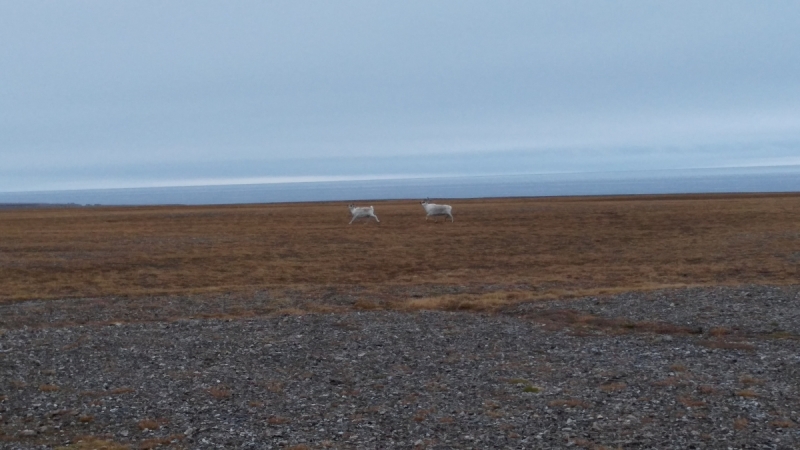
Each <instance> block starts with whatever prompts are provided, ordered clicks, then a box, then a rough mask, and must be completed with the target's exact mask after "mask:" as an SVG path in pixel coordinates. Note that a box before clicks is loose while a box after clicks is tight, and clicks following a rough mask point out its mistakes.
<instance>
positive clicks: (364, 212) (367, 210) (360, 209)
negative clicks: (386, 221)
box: [347, 203, 381, 225]
mask: <svg viewBox="0 0 800 450" xmlns="http://www.w3.org/2000/svg"><path fill="white" fill-rule="evenodd" d="M347 207H348V208H350V214H352V215H353V218H352V219H350V223H349V224H348V225H351V224H352V223H353V221H354V220H356V219H358V218H361V217H374V218H375V221H376V222H378V223H380V222H381V221H380V220H378V216H376V215H375V208H373V207H372V206H355V205H353V204H352V203H350V204H349V205H347Z"/></svg>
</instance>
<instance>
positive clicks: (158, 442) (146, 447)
mask: <svg viewBox="0 0 800 450" xmlns="http://www.w3.org/2000/svg"><path fill="white" fill-rule="evenodd" d="M184 437H185V436H184V435H182V434H171V435H169V436H165V437H157V438H151V439H147V440H145V441H144V442H142V443H141V444H139V448H140V449H141V450H151V449H154V448H157V447H161V446H164V445H169V444H171V443H173V442H178V441H180V440H182V439H183V438H184Z"/></svg>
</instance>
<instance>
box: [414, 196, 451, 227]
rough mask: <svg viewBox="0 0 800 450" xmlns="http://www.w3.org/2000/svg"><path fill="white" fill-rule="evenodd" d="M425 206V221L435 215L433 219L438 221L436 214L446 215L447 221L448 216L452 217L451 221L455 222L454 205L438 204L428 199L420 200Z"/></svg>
mask: <svg viewBox="0 0 800 450" xmlns="http://www.w3.org/2000/svg"><path fill="white" fill-rule="evenodd" d="M420 204H421V205H422V207H423V208H425V221H427V220H428V218H429V217H434V219H433V221H434V222H435V221H436V216H446V217H445V218H444V220H445V222H446V221H447V217H449V218H450V222H454V220H453V207H452V206H450V205H437V204H435V203H431V202H429V201H428V199H425V200H423V201H421V202H420Z"/></svg>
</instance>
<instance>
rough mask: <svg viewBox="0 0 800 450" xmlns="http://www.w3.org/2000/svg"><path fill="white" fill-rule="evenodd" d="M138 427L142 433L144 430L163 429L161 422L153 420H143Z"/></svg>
mask: <svg viewBox="0 0 800 450" xmlns="http://www.w3.org/2000/svg"><path fill="white" fill-rule="evenodd" d="M137 426H138V427H139V429H140V430H142V431H144V430H157V429H159V428H161V423H159V421H157V420H153V419H142V420H140V421H139V423H138V424H137Z"/></svg>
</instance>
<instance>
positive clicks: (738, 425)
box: [733, 417, 750, 430]
mask: <svg viewBox="0 0 800 450" xmlns="http://www.w3.org/2000/svg"><path fill="white" fill-rule="evenodd" d="M749 424H750V422H749V421H748V420H747V419H745V418H744V417H739V418H737V419H734V421H733V428H734V429H736V430H743V429H745V428H747V426H748V425H749Z"/></svg>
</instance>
